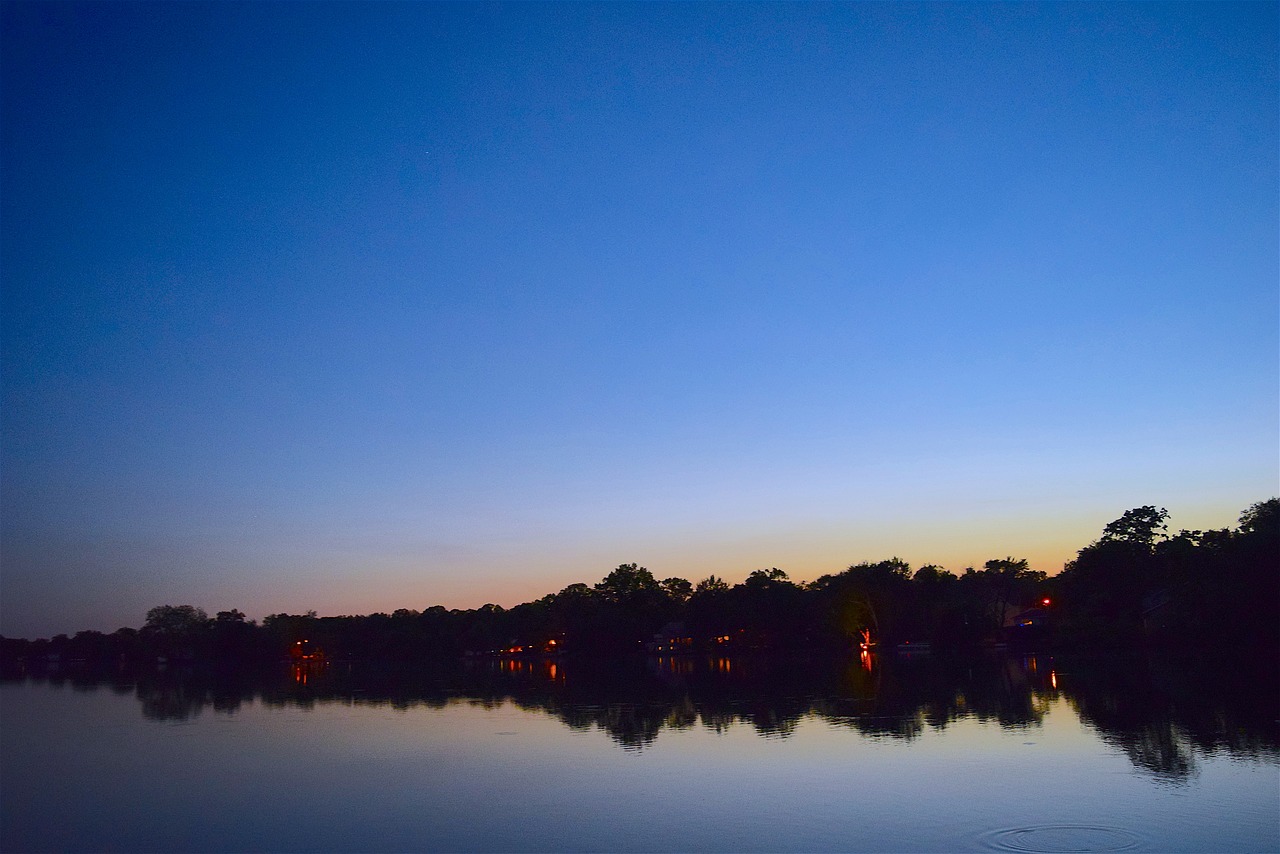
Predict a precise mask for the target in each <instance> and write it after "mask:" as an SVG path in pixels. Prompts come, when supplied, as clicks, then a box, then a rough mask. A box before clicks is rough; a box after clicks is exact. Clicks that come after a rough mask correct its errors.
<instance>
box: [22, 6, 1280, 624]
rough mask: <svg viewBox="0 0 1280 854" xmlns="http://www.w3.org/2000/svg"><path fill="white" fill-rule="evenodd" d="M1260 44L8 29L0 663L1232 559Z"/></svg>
mask: <svg viewBox="0 0 1280 854" xmlns="http://www.w3.org/2000/svg"><path fill="white" fill-rule="evenodd" d="M1277 9H1278V7H1277V5H1276V4H1274V3H1255V4H1244V5H1235V4H1230V3H1213V4H1199V3H1197V4H1186V5H1181V4H1178V5H1166V4H1158V3H1142V4H1136V5H1128V4H1122V3H1105V4H1089V3H1070V4H1049V5H1041V4H1031V3H1018V4H1008V5H982V4H977V3H964V4H956V5H951V4H944V3H936V4H932V3H931V4H924V5H915V4H907V3H889V4H873V3H865V4H864V3H855V4H835V5H833V4H806V3H788V4H781V5H773V4H754V3H734V4H710V3H706V4H703V3H687V4H675V5H668V4H662V3H644V4H604V5H597V4H587V3H583V4H570V5H553V4H516V5H488V4H464V5H450V4H427V3H414V4H397V3H379V4H370V3H362V4H352V5H348V4H341V3H324V4H313V3H270V4H253V3H250V4H243V3H214V4H204V3H180V4H176V3H175V4H157V3H146V4H117V3H94V4H89V5H79V4H75V3H44V4H26V3H16V2H9V3H5V4H3V5H2V6H0V48H2V50H0V355H2V357H3V358H2V365H0V634H5V635H8V636H18V637H38V636H39V637H47V636H50V635H52V634H55V633H58V632H67V633H74V632H75V631H78V630H82V629H94V630H100V631H112V630H114V629H115V628H118V627H120V626H133V627H137V626H140V625H141V624H142V622H143V619H144V616H145V614H146V611H147V609H149V608H150V607H152V606H154V605H158V604H193V605H197V606H199V607H203V608H205V609H206V610H207V611H209V613H211V614H212V613H214V612H215V611H218V610H225V609H230V608H239V609H241V610H242V611H245V612H246V613H247V614H248V615H249V616H250V617H253V618H257V619H260V618H261V617H263V616H265V615H266V614H269V613H277V612H288V613H301V612H303V611H306V610H309V609H315V610H317V611H318V612H319V613H320V614H322V615H327V614H360V613H370V612H374V611H391V610H394V609H396V608H418V609H420V608H425V607H428V606H431V605H435V604H443V605H445V606H446V607H451V608H472V607H478V606H479V605H482V604H484V603H486V602H494V603H497V604H500V605H503V606H505V607H509V606H512V605H515V604H518V603H520V602H524V601H529V600H531V599H535V598H538V597H541V596H542V595H544V594H546V593H550V592H555V591H557V590H559V589H561V588H562V587H564V586H566V585H568V584H571V583H575V582H586V583H588V584H590V583H594V582H596V581H598V580H600V579H601V578H602V577H603V576H605V575H606V574H607V573H608V572H609V571H610V569H612V568H613V567H615V566H617V565H618V564H620V563H630V562H633V561H635V562H639V563H640V564H641V565H644V566H647V567H648V568H649V569H650V570H652V571H653V572H654V574H655V575H656V576H657V577H658V578H665V577H670V576H680V577H685V578H689V579H691V580H695V581H696V580H698V579H700V578H703V577H706V576H707V575H709V574H712V573H714V574H717V575H720V576H722V577H724V578H726V579H727V580H729V581H730V582H737V581H741V580H742V579H743V578H744V577H745V576H746V575H747V574H748V573H750V572H751V571H752V570H754V569H759V568H766V567H774V566H776V567H779V568H781V569H784V570H785V571H787V572H788V573H789V574H790V575H791V577H792V578H793V579H794V580H800V581H806V580H812V579H813V578H816V577H818V576H820V575H823V574H827V573H832V572H839V571H841V570H842V569H844V568H845V567H847V566H849V565H850V564H853V563H858V562H861V561H868V560H870V561H874V560H881V559H884V558H887V557H890V556H895V555H896V556H899V557H901V558H903V559H904V560H907V561H909V562H910V563H911V564H912V565H913V566H920V565H922V564H926V563H934V564H940V565H942V566H944V567H946V568H947V569H950V570H952V571H955V572H959V571H962V570H963V569H964V568H965V567H967V566H978V567H980V566H981V565H982V563H983V562H984V561H986V560H989V559H992V558H1000V557H1004V556H1006V555H1009V556H1015V557H1026V558H1027V559H1028V560H1029V561H1030V562H1031V566H1032V567H1033V568H1034V569H1039V570H1044V571H1047V572H1049V573H1050V574H1053V573H1055V572H1057V571H1059V570H1060V569H1061V568H1062V565H1063V563H1064V562H1066V561H1068V560H1070V559H1071V558H1072V557H1074V555H1075V553H1076V551H1077V550H1078V549H1080V548H1081V547H1083V546H1085V545H1087V544H1088V543H1089V542H1091V541H1092V540H1094V539H1096V538H1097V537H1098V536H1099V535H1100V534H1101V531H1102V528H1103V526H1104V525H1105V524H1106V523H1107V522H1109V521H1111V520H1113V519H1116V518H1118V517H1119V516H1120V515H1121V514H1122V513H1123V512H1124V511H1125V510H1128V509H1130V508H1133V507H1138V506H1142V505H1147V504H1152V505H1156V506H1160V507H1166V508H1168V510H1169V512H1170V514H1171V520H1170V521H1171V529H1172V530H1177V529H1179V528H1188V529H1206V528H1221V527H1228V526H1234V525H1235V524H1236V520H1237V518H1238V516H1239V514H1240V513H1241V511H1243V510H1244V509H1245V508H1247V507H1248V506H1249V505H1250V504H1252V503H1254V502H1256V501H1261V500H1265V499H1267V498H1270V497H1272V496H1273V495H1276V494H1277V493H1280V284H1278V282H1280V249H1278V244H1280V214H1278V212H1277V206H1278V199H1280V169H1278V161H1280V132H1278V124H1280V122H1278V114H1280V110H1278V106H1277V91H1280V78H1278V75H1277V54H1278V48H1277V43H1278V35H1277V33H1278V28H1277V17H1278V13H1277Z"/></svg>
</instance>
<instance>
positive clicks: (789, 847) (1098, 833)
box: [0, 656, 1280, 852]
mask: <svg viewBox="0 0 1280 854" xmlns="http://www.w3.org/2000/svg"><path fill="white" fill-rule="evenodd" d="M1223 670H1224V671H1226V672H1228V673H1229V674H1230V675H1231V676H1232V678H1231V679H1229V680H1228V679H1221V678H1220V679H1217V680H1216V681H1213V680H1211V681H1208V682H1206V681H1205V680H1204V679H1203V678H1201V677H1194V678H1193V677H1191V676H1189V675H1188V674H1186V673H1183V672H1180V670H1179V668H1178V667H1176V666H1172V667H1165V668H1163V669H1161V668H1158V667H1157V668H1152V667H1151V666H1149V665H1142V666H1140V667H1139V666H1127V667H1120V668H1112V669H1111V670H1110V671H1096V670H1091V669H1089V668H1083V667H1073V666H1068V665H1066V664H1064V663H1062V662H1055V661H1053V660H1052V659H1047V658H1045V657H1043V656H1041V657H1038V658H1037V657H1030V658H1021V659H1000V660H984V661H981V662H972V663H967V664H958V665H955V664H952V665H945V664H943V663H940V662H934V661H924V662H920V661H896V660H891V661H885V662H880V661H878V660H868V661H862V662H860V661H857V660H854V661H851V662H843V663H840V664H838V665H830V664H823V665H817V664H812V663H804V662H795V661H782V662H779V661H770V662H762V661H754V662H753V661H736V660H735V661H729V660H714V661H692V660H676V661H661V662H650V663H649V664H648V665H647V666H637V668H636V669H635V670H634V671H631V670H626V671H623V670H621V669H619V668H614V669H610V670H587V669H580V668H575V667H573V666H570V665H569V664H566V663H563V662H556V663H553V662H520V661H517V662H482V663H478V664H475V665H473V666H471V667H469V668H465V669H458V670H454V671H451V672H447V673H430V674H422V673H413V674H406V673H403V672H398V673H388V672H377V671H370V670H368V669H362V668H357V667H350V666H344V665H338V664H334V665H329V666H327V667H314V668H310V669H306V670H294V671H288V672H285V671H282V672H280V673H277V674H268V675H267V676H266V677H265V678H263V677H259V678H256V679H249V678H247V677H244V676H240V677H237V678H227V677H225V676H224V677H221V678H215V677H213V676H211V675H209V674H196V673H149V674H125V673H118V674H111V675H110V676H103V675H92V674H84V673H76V672H74V671H59V672H52V673H50V672H39V673H20V674H16V675H15V674H11V676H10V678H9V679H8V680H7V681H5V682H3V683H0V810H2V811H0V818H2V824H0V848H2V849H3V850H4V851H6V852H18V851H46V850H59V851H106V850H112V851H302V850H305V851H317V850H319V851H385V850H396V851H410V850H446V851H531V850H532V851H552V850H554V851H560V850H574V851H594V850H608V851H615V850H627V851H690V850H692V851H760V850H767V851H779V850H786V851H797V850H798V851H984V850H1012V851H1073V852H1078V851H1120V850H1126V851H1277V850H1280V749H1278V740H1277V725H1276V712H1277V709H1276V702H1275V690H1274V683H1272V684H1271V685H1270V686H1266V687H1262V686H1260V685H1258V680H1251V679H1249V678H1248V668H1247V667H1236V668H1223Z"/></svg>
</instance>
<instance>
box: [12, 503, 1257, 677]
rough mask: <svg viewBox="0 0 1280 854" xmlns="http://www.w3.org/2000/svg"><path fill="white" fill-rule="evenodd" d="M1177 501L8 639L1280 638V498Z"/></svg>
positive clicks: (624, 643)
mask: <svg viewBox="0 0 1280 854" xmlns="http://www.w3.org/2000/svg"><path fill="white" fill-rule="evenodd" d="M1167 520H1168V513H1167V511H1165V510H1163V509H1158V508H1156V507H1154V506H1144V507H1139V508H1135V509H1133V510H1130V511H1128V512H1126V513H1124V514H1123V515H1122V516H1121V517H1120V518H1119V519H1117V520H1115V521H1114V522H1111V523H1110V524H1108V525H1107V526H1106V527H1105V528H1104V529H1103V532H1102V535H1101V537H1099V539H1098V540H1096V541H1094V542H1093V543H1090V544H1089V545H1087V546H1085V547H1084V548H1082V549H1081V550H1080V551H1079V553H1078V555H1077V557H1076V559H1075V560H1073V561H1071V562H1070V563H1069V564H1068V565H1067V566H1066V567H1065V568H1064V569H1063V571H1062V572H1061V573H1060V574H1059V575H1057V576H1055V577H1052V578H1049V577H1047V576H1046V574H1045V573H1044V572H1038V571H1034V570H1032V569H1031V568H1030V567H1029V565H1028V563H1027V561H1026V560H1025V559H1019V558H1013V557H1005V558H999V559H993V560H990V561H987V562H986V564H985V565H984V566H983V568H982V569H974V568H972V567H971V568H968V569H966V570H964V571H963V572H962V573H960V574H955V573H951V572H948V571H947V570H945V569H943V568H941V567H938V566H923V567H920V568H919V569H916V570H914V571H913V570H912V568H911V567H910V565H908V564H907V563H906V562H904V561H902V560H899V559H897V558H890V559H889V560H884V561H880V562H877V563H860V564H856V565H854V566H850V567H849V568H848V569H846V570H844V571H843V572H840V573H836V574H832V575H824V576H822V577H820V578H818V579H816V580H814V581H811V582H808V583H796V582H793V581H792V580H791V579H790V578H789V577H788V575H787V573H786V572H784V571H783V570H780V569H777V568H770V569H760V570H756V571H755V572H752V573H751V574H750V575H749V576H748V577H747V578H746V580H745V581H743V582H742V583H740V584H736V585H730V584H728V583H726V582H725V581H724V580H722V579H720V578H717V577H716V576H714V575H712V576H709V577H707V578H704V579H702V580H700V581H698V582H696V583H694V582H691V581H689V580H687V579H684V578H666V579H661V580H660V579H658V578H656V577H655V576H654V575H653V574H652V573H651V572H650V571H649V570H648V569H646V568H644V567H642V566H639V565H637V564H634V563H631V564H623V565H620V566H618V567H617V568H616V569H614V570H613V571H612V572H610V573H609V574H608V575H606V576H605V577H604V578H603V579H602V580H601V581H600V582H599V583H597V584H595V585H593V586H592V585H587V584H581V583H580V584H571V585H569V586H568V587H566V588H564V589H563V590H561V591H560V592H558V593H552V594H548V595H547V596H544V597H542V598H541V599H538V600H536V601H533V602H526V603H524V604H521V605H517V606H515V607H513V608H502V607H500V606H498V605H485V606H483V607H481V608H476V609H469V610H458V609H452V610H451V609H446V608H444V607H442V606H439V605H437V606H434V607H430V608H427V609H426V610H423V611H416V610H410V609H400V610H397V611H395V612H394V613H391V614H385V613H377V614H369V615H364V616H339V617H320V616H317V615H316V613H315V612H314V611H312V612H307V613H305V614H272V615H270V616H268V617H266V618H265V619H263V620H262V622H261V623H257V622H256V621H253V620H249V619H247V618H246V616H245V614H244V613H242V612H241V611H238V610H231V611H220V612H218V613H216V614H215V615H214V616H213V617H209V616H208V615H207V614H206V612H205V611H203V610H202V609H200V608H197V607H193V606H190V605H177V606H174V605H161V606H157V607H155V608H153V609H151V611H149V612H148V613H147V615H146V621H145V623H144V625H143V626H141V627H140V628H139V629H133V628H122V629H119V630H118V631H116V632H113V633H110V634H106V633H102V632H95V631H84V632H79V633H77V634H76V635H75V636H73V637H68V636H66V635H59V636H57V637H54V638H50V639H38V640H25V639H14V638H0V657H2V658H3V659H5V660H9V661H15V660H33V659H40V660H57V661H84V662H89V663H121V662H139V661H153V662H154V661H156V660H162V661H166V662H178V663H183V662H222V663H228V664H237V665H244V664H250V663H255V662H256V663H266V662H274V661H279V660H280V659H281V658H292V659H294V660H317V659H320V658H324V659H327V660H365V661H387V662H429V661H441V660H453V659H458V658H462V657H467V656H521V657H540V656H565V655H568V656H578V657H603V658H616V657H619V656H628V655H634V654H638V653H649V654H653V655H662V656H670V655H679V654H692V653H717V654H741V653H744V652H747V653H750V652H790V651H797V650H849V649H851V648H856V647H858V646H860V645H867V646H868V647H870V648H873V649H875V648H879V649H881V650H886V649H890V648H894V647H898V646H899V645H907V646H906V647H905V648H908V649H910V648H916V649H919V648H921V647H922V646H923V645H925V644H927V645H929V646H930V647H931V648H932V649H933V650H934V651H935V652H939V651H952V650H954V651H962V650H972V649H977V648H980V647H982V646H984V645H988V646H989V645H996V644H1001V645H1009V646H1012V647H1014V648H1019V649H1049V648H1059V649H1111V648H1117V647H1128V646H1134V645H1157V646H1181V647H1187V648H1191V649H1197V648H1198V649H1207V648H1223V647H1229V646H1234V645H1246V646H1257V647H1259V648H1262V649H1267V650H1271V651H1275V650H1276V649H1277V648H1280V500H1278V499H1275V498H1272V499H1269V500H1267V501H1262V502H1258V503H1256V504H1254V505H1252V506H1251V507H1249V508H1248V509H1247V510H1246V511H1245V512H1244V513H1243V514H1242V515H1241V517H1240V520H1239V526H1238V527H1237V528H1235V529H1222V530H1213V531H1186V530H1184V531H1180V532H1178V533H1177V534H1176V535H1173V536H1169V535H1168V534H1167V524H1166V523H1167Z"/></svg>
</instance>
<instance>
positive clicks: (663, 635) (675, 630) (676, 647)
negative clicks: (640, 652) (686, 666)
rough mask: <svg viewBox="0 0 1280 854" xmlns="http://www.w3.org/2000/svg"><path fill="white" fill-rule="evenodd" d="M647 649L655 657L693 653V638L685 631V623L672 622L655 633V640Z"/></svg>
mask: <svg viewBox="0 0 1280 854" xmlns="http://www.w3.org/2000/svg"><path fill="white" fill-rule="evenodd" d="M645 648H646V649H647V650H648V651H649V652H650V653H652V654H654V655H676V654H679V653H682V652H692V651H693V638H692V637H691V636H690V635H689V633H688V632H687V631H686V630H685V626H684V623H681V622H678V621H672V622H670V623H667V624H666V625H664V626H663V627H662V628H660V629H658V631H656V632H654V635H653V640H651V641H649V642H648V643H647V644H645Z"/></svg>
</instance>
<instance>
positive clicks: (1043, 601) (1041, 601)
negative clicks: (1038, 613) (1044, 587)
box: [1040, 596, 1049, 605]
mask: <svg viewBox="0 0 1280 854" xmlns="http://www.w3.org/2000/svg"><path fill="white" fill-rule="evenodd" d="M1040 604H1041V605H1048V604H1049V597H1048V596H1046V597H1045V598H1043V599H1041V600H1040Z"/></svg>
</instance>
